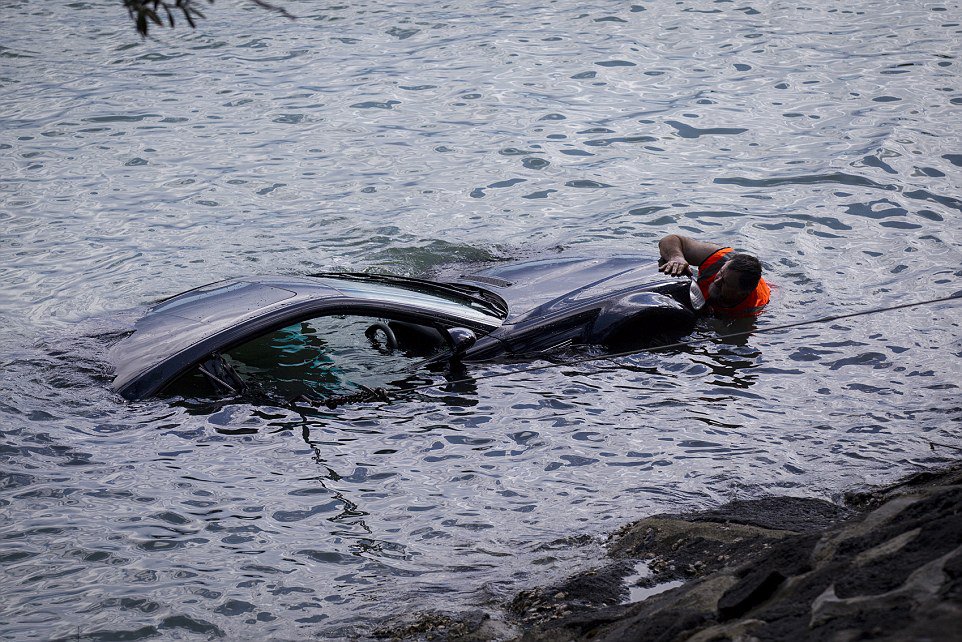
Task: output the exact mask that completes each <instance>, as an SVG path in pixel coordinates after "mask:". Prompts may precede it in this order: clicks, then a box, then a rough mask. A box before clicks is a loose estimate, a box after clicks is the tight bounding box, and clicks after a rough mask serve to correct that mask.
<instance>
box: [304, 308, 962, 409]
mask: <svg viewBox="0 0 962 642" xmlns="http://www.w3.org/2000/svg"><path fill="white" fill-rule="evenodd" d="M958 300H962V292H956V293H955V294H951V295H948V296H944V297H938V298H935V299H926V300H924V301H913V302H911V303H900V304H898V305H890V306H884V307H879V308H870V309H868V310H859V311H857V312H848V313H845V314H834V315H830V316H825V317H819V318H817V319H807V320H805V321H795V322H793V323H783V324H780V325H772V326H763V327H761V328H753V329H751V330H742V331H739V332H731V333H727V334H718V335H714V336H706V337H697V338H694V339H686V340H683V341H675V342H673V343H665V344H660V345H656V346H648V347H645V348H639V349H635V350H626V351H623V352H613V353H609V354H604V355H592V356H587V357H583V358H580V359H571V360H568V361H563V362H550V363H542V364H537V365H533V366H526V367H523V368H517V369H514V370H511V371H508V372H496V373H492V374H489V375H480V376H477V377H465V378H462V379H454V380H449V381H444V382H437V383H428V384H424V385H420V386H413V387H410V388H401V389H399V390H392V391H390V392H388V391H387V390H385V389H384V388H374V389H372V388H366V387H364V388H362V390H360V391H359V392H356V393H353V394H350V395H342V396H338V397H330V398H328V399H324V400H321V401H317V400H313V399H306V398H303V397H302V398H301V399H300V401H306V402H307V403H310V404H312V405H325V406H327V407H328V408H332V409H333V408H336V407H337V406H339V405H343V404H345V403H363V402H367V401H389V400H390V399H391V398H395V399H397V398H398V397H400V396H402V395H407V394H411V393H415V392H418V391H421V390H428V389H430V388H442V387H444V386H454V385H458V384H467V383H476V382H478V381H488V380H491V379H500V378H503V377H509V376H513V375H517V374H524V373H528V372H539V371H542V370H549V369H551V368H570V367H572V366H578V365H582V364H585V363H591V362H595V361H611V360H614V359H618V358H621V357H628V356H632V355H635V354H641V353H645V352H655V351H659V350H670V349H672V348H683V347H686V346H690V345H697V344H700V343H707V342H709V341H719V340H725V339H735V338H738V337H745V336H748V335H752V334H766V333H770V332H777V331H779V330H790V329H792V328H800V327H804V326H810V325H817V324H822V323H831V322H832V321H839V320H842V319H852V318H855V317H861V316H867V315H870V314H880V313H882V312H892V311H895V310H904V309H906V308H917V307H921V306H925V305H934V304H936V303H946V302H950V301H958Z"/></svg>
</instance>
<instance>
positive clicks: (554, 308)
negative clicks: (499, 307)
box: [457, 254, 689, 325]
mask: <svg viewBox="0 0 962 642" xmlns="http://www.w3.org/2000/svg"><path fill="white" fill-rule="evenodd" d="M457 281H458V282H460V283H467V284H471V285H477V286H481V287H484V288H486V289H488V290H491V291H492V292H495V293H496V294H498V295H499V296H500V297H501V298H503V299H504V300H505V301H507V303H508V307H509V313H508V317H507V319H505V325H512V324H518V323H522V322H526V321H533V320H535V319H539V318H543V317H547V316H551V315H554V314H557V313H559V312H561V311H564V310H570V309H575V308H583V307H586V306H589V305H591V304H592V303H593V302H595V301H603V300H605V299H610V298H611V297H613V296H615V295H617V294H618V293H621V292H628V291H638V290H648V291H653V292H668V291H676V290H678V289H680V288H684V289H687V287H688V284H689V281H688V280H687V279H678V278H672V277H669V276H665V275H664V274H661V273H660V272H659V271H658V261H657V259H653V258H652V257H650V256H638V255H630V254H625V255H615V256H608V257H597V258H589V257H563V258H562V257H553V258H547V259H538V260H534V261H527V262H524V263H513V264H511V265H504V266H497V267H493V268H488V269H484V270H481V271H478V272H474V273H470V274H463V275H461V276H460V277H459V278H458V279H457Z"/></svg>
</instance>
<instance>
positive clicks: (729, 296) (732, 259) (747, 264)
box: [708, 254, 762, 308]
mask: <svg viewBox="0 0 962 642" xmlns="http://www.w3.org/2000/svg"><path fill="white" fill-rule="evenodd" d="M761 278H762V265H761V263H759V262H758V259H756V258H755V257H754V256H751V255H749V254H729V255H728V260H727V261H726V262H725V265H723V266H722V268H721V269H720V270H718V274H716V275H715V280H714V281H712V282H711V285H710V286H708V301H709V303H711V304H712V305H714V306H718V307H722V308H733V307H735V306H736V305H738V304H739V303H741V302H742V301H743V300H744V299H745V297H747V296H748V295H749V294H751V293H752V290H754V289H755V286H757V285H758V280H759V279H761Z"/></svg>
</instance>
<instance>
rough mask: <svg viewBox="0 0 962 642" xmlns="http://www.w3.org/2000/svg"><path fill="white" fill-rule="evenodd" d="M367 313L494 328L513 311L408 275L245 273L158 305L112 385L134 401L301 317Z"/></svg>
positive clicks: (128, 347) (117, 362) (129, 341)
mask: <svg viewBox="0 0 962 642" xmlns="http://www.w3.org/2000/svg"><path fill="white" fill-rule="evenodd" d="M351 313H365V314H372V315H377V316H392V317H396V318H398V319H401V320H411V321H415V322H416V321H420V322H422V323H423V322H425V320H432V321H436V322H438V323H444V324H447V325H463V326H466V327H470V328H472V329H474V330H478V331H483V332H485V333H488V332H491V331H492V330H494V329H496V328H497V327H499V326H500V325H501V322H502V321H503V320H504V317H505V315H506V313H507V308H506V306H505V304H504V302H503V301H501V299H500V298H498V297H497V296H496V295H494V294H491V293H488V292H485V291H483V290H481V289H480V288H469V287H463V286H456V285H445V284H435V283H431V282H428V281H421V280H418V279H407V278H404V277H393V276H383V277H382V276H379V275H364V274H322V275H315V276H311V277H283V276H268V277H244V278H237V279H230V280H226V281H218V282H216V283H211V284H209V285H205V286H202V287H199V288H195V289H193V290H190V291H188V292H184V293H182V294H178V295H177V296H174V297H172V298H170V299H167V300H165V301H163V302H161V303H160V304H158V305H157V306H155V307H153V308H151V309H150V310H149V311H148V312H147V314H146V315H145V316H144V317H143V318H142V319H141V320H140V321H138V322H137V324H136V325H135V327H134V332H133V333H132V334H131V335H129V336H128V337H126V338H125V339H123V340H121V341H120V342H119V343H118V344H117V345H115V346H114V348H113V349H112V350H111V355H110V358H111V361H112V362H113V364H114V368H115V372H116V377H115V379H114V382H113V388H114V390H116V391H117V392H119V393H120V394H121V395H123V396H124V397H125V398H127V399H143V398H145V397H149V396H151V395H153V394H155V393H157V392H159V391H160V390H161V389H162V388H164V387H165V386H166V385H167V384H169V383H171V382H172V381H173V380H174V379H176V378H177V377H179V376H180V375H181V374H183V373H184V372H185V371H187V370H188V369H190V368H191V367H193V366H195V365H197V364H198V363H200V362H202V361H203V360H204V359H206V358H208V356H209V355H210V354H211V353H214V352H222V351H226V350H230V349H232V348H234V347H236V346H237V345H239V344H241V343H245V342H247V341H249V340H251V339H254V338H255V337H258V336H261V335H263V334H265V333H267V332H271V331H272V330H275V329H279V328H282V327H285V326H287V325H290V324H292V323H297V322H298V321H301V320H305V319H309V318H312V317H317V316H322V315H326V314H351Z"/></svg>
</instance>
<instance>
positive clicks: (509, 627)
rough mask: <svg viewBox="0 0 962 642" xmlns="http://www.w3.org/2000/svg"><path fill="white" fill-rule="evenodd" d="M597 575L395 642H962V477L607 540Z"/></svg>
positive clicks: (954, 471) (932, 477)
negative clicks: (874, 641) (840, 502)
mask: <svg viewBox="0 0 962 642" xmlns="http://www.w3.org/2000/svg"><path fill="white" fill-rule="evenodd" d="M607 555H608V557H607V559H604V560H599V566H598V568H596V569H595V570H592V571H589V572H586V573H582V574H580V575H577V576H575V577H571V578H568V579H567V580H565V581H564V582H562V583H560V584H557V585H554V586H547V587H541V588H537V589H532V590H527V591H523V592H521V593H519V594H518V595H516V596H515V597H514V599H513V600H511V601H510V602H509V603H508V604H506V605H505V607H504V609H503V611H502V612H497V613H488V612H483V611H475V612H471V613H462V614H457V615H450V614H438V613H432V614H420V615H419V616H418V617H417V618H416V619H414V620H411V621H408V622H406V623H402V624H392V625H388V626H385V627H382V628H380V629H378V630H376V631H375V632H374V636H375V637H376V638H380V639H394V640H415V639H420V640H448V641H451V642H454V641H463V642H468V641H476V640H517V641H519V642H548V641H551V642H555V641H557V640H578V641H580V640H592V641H606V640H607V641H614V640H626V639H634V640H646V641H647V640H652V641H662V640H663V641H666V642H667V641H675V640H691V641H692V642H698V641H701V642H708V641H713V640H745V641H748V640H826V641H828V640H832V641H838V642H843V641H848V640H864V639H877V640H939V641H941V640H962V464H960V465H956V466H954V467H952V468H949V469H946V470H941V471H935V472H925V473H918V474H916V475H912V476H910V477H908V478H906V479H903V480H902V481H900V482H898V483H896V484H893V485H890V486H886V487H883V488H878V489H875V490H872V491H870V492H864V493H852V494H849V495H847V496H846V497H845V501H844V504H843V505H836V504H832V503H830V502H826V501H821V500H817V499H803V498H792V497H769V498H765V499H759V500H749V501H735V502H731V503H729V504H726V505H725V506H722V507H720V508H718V509H715V510H710V511H702V512H697V513H690V514H683V515H659V516H655V517H650V518H646V519H642V520H639V521H637V522H634V523H632V524H629V525H627V526H625V527H623V528H622V529H620V530H619V531H618V532H616V533H614V534H612V535H611V537H610V539H609V542H608V554H607Z"/></svg>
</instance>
